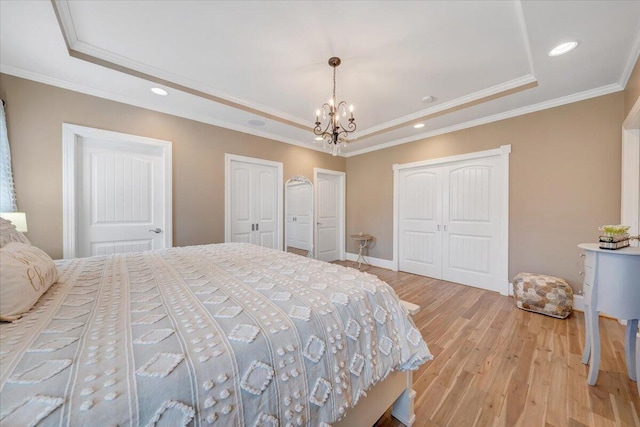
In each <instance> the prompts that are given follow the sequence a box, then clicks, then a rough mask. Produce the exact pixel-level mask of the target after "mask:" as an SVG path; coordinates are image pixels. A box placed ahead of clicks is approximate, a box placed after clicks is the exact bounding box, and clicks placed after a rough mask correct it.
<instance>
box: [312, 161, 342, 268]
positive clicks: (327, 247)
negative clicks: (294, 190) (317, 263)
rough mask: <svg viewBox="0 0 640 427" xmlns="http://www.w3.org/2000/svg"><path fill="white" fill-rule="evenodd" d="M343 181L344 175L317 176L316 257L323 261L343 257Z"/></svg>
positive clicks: (328, 174) (324, 174) (319, 174)
mask: <svg viewBox="0 0 640 427" xmlns="http://www.w3.org/2000/svg"><path fill="white" fill-rule="evenodd" d="M343 179H344V175H336V174H331V173H324V172H317V174H316V197H317V205H316V206H317V207H316V212H317V213H316V247H317V250H316V257H317V258H318V259H320V260H323V261H335V260H338V259H341V257H342V248H343V247H344V237H343V232H342V230H341V228H342V215H343V208H342V206H343V205H342V203H343V199H344V194H343Z"/></svg>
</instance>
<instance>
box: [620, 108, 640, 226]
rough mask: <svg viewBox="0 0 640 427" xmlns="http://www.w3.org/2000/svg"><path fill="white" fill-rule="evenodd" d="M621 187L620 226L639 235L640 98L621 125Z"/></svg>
mask: <svg viewBox="0 0 640 427" xmlns="http://www.w3.org/2000/svg"><path fill="white" fill-rule="evenodd" d="M621 169H622V171H621V174H622V186H621V188H622V189H621V209H620V224H627V225H631V229H630V230H629V232H630V234H631V235H632V236H633V235H637V234H640V97H638V99H636V102H635V103H634V104H633V107H631V110H630V111H629V114H628V115H627V117H626V118H625V120H624V122H623V123H622V168H621Z"/></svg>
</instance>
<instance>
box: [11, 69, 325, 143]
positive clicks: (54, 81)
mask: <svg viewBox="0 0 640 427" xmlns="http://www.w3.org/2000/svg"><path fill="white" fill-rule="evenodd" d="M0 72H1V73H4V74H8V75H11V76H15V77H20V78H23V79H27V80H32V81H35V82H38V83H43V84H46V85H49V86H55V87H59V88H62V89H67V90H70V91H73V92H79V93H82V94H85V95H91V96H95V97H98V98H103V99H108V100H110V101H115V102H120V103H123V104H127V105H133V106H135V107H140V108H144V109H147V110H152V111H157V112H159V113H164V114H169V115H172V116H176V117H182V118H185V119H189V120H195V121H197V122H201V123H206V124H209V125H213V126H217V127H220V128H224V129H230V130H233V131H236V132H240V133H245V134H249V135H253V136H258V137H261V138H266V139H271V140H274V141H278V142H283V143H285V144H290V145H295V146H298V147H302V148H308V149H309V150H314V151H318V152H321V153H325V154H327V155H330V153H327V152H326V151H325V150H324V149H323V148H322V147H320V146H316V145H314V144H313V143H305V142H302V141H298V140H296V139H293V138H286V137H282V136H280V135H276V134H273V133H270V132H266V131H262V130H258V129H253V128H249V127H245V126H239V125H236V124H233V123H229V122H226V121H223V120H216V119H212V118H211V117H208V116H203V115H200V114H191V113H186V114H185V113H183V112H180V111H177V110H176V111H174V110H172V109H170V108H162V107H157V106H155V105H150V104H146V103H144V102H140V101H138V100H136V99H134V98H129V97H127V96H122V95H117V94H113V93H111V92H107V91H105V90H102V89H97V88H94V87H91V86H86V85H81V84H78V83H73V82H69V81H67V80H62V79H58V78H55V77H50V76H46V75H44V74H40V73H36V72H33V71H29V70H25V69H23V68H18V67H13V66H10V65H5V64H0Z"/></svg>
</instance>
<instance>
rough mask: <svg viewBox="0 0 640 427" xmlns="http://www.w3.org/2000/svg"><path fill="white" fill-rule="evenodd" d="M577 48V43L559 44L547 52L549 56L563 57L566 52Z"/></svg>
mask: <svg viewBox="0 0 640 427" xmlns="http://www.w3.org/2000/svg"><path fill="white" fill-rule="evenodd" d="M576 46H578V42H566V43H562V44H559V45H558V46H556V47H554V48H553V49H551V51H550V52H549V56H560V55H564V54H565V53H567V52H571V51H572V50H573V49H575V48H576Z"/></svg>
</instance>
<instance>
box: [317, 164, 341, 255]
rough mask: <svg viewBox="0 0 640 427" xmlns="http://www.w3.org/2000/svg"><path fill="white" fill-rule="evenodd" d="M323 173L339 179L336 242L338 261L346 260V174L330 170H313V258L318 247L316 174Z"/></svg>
mask: <svg viewBox="0 0 640 427" xmlns="http://www.w3.org/2000/svg"><path fill="white" fill-rule="evenodd" d="M319 173H323V174H325V175H334V176H337V177H339V178H340V185H339V188H340V196H338V198H339V200H338V216H339V217H340V218H339V220H338V227H339V230H338V241H339V242H341V243H340V244H339V247H338V249H339V254H338V255H339V257H340V261H344V260H346V259H347V258H346V237H345V230H346V227H345V222H346V206H347V201H346V195H347V174H346V172H341V171H334V170H331V169H322V168H313V205H314V206H315V207H316V208H315V209H314V210H313V236H314V239H313V242H314V247H315V248H316V250H315V254H314V255H315V257H316V258H317V256H318V250H317V248H318V245H317V244H316V241H315V237H316V236H317V235H318V209H317V206H318V174H319Z"/></svg>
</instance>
